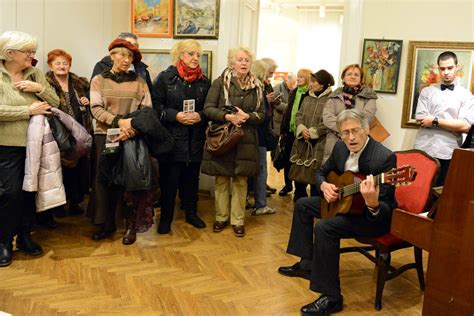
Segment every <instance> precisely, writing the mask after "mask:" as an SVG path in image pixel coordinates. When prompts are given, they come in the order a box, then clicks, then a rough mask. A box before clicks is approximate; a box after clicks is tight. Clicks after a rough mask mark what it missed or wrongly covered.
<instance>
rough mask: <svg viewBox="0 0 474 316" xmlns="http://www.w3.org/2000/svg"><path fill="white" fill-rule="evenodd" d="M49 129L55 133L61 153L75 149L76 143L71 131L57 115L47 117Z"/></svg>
mask: <svg viewBox="0 0 474 316" xmlns="http://www.w3.org/2000/svg"><path fill="white" fill-rule="evenodd" d="M47 119H48V123H49V127H50V128H51V132H52V133H53V137H54V140H55V141H56V143H57V144H58V147H59V151H61V152H68V151H70V150H72V149H74V146H75V145H76V142H75V140H74V137H72V136H71V133H70V132H69V130H68V129H67V128H66V127H65V126H64V124H63V123H62V122H61V121H60V120H59V118H58V117H57V116H56V115H49V116H47Z"/></svg>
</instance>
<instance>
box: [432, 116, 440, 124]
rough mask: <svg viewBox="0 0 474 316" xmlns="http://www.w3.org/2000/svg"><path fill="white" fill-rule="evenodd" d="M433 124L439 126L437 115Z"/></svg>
mask: <svg viewBox="0 0 474 316" xmlns="http://www.w3.org/2000/svg"><path fill="white" fill-rule="evenodd" d="M432 124H433V126H435V127H438V125H439V122H438V117H437V116H435V118H434V119H433V123H432Z"/></svg>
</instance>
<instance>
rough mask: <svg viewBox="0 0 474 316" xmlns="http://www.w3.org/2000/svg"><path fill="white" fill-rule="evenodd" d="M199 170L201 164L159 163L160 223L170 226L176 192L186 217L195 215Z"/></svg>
mask: <svg viewBox="0 0 474 316" xmlns="http://www.w3.org/2000/svg"><path fill="white" fill-rule="evenodd" d="M200 169H201V162H190V163H186V162H162V161H160V187H161V217H160V222H161V223H166V224H171V222H172V221H173V216H174V205H175V201H176V193H177V192H178V190H179V193H180V194H179V197H180V199H181V207H182V209H184V211H185V212H186V216H188V215H192V214H196V212H197V201H198V189H199V170H200Z"/></svg>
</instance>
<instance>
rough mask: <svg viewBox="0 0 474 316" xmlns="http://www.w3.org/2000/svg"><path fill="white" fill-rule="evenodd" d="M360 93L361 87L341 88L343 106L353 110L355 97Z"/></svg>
mask: <svg viewBox="0 0 474 316" xmlns="http://www.w3.org/2000/svg"><path fill="white" fill-rule="evenodd" d="M360 91H362V86H361V85H359V86H356V87H349V86H344V87H342V97H343V99H344V105H345V106H346V110H347V109H353V108H354V107H355V98H354V97H355V96H356V95H358V94H359V92H360Z"/></svg>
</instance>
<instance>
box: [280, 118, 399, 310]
mask: <svg viewBox="0 0 474 316" xmlns="http://www.w3.org/2000/svg"><path fill="white" fill-rule="evenodd" d="M337 127H338V129H339V135H340V137H341V139H342V141H338V142H337V144H336V146H335V147H334V149H333V152H332V154H331V157H330V158H329V159H328V161H327V162H326V163H325V164H324V165H323V167H322V168H321V169H320V170H319V171H318V172H317V174H316V177H317V187H318V188H319V189H320V193H321V196H313V197H308V198H302V199H300V200H298V202H297V203H296V204H295V211H294V213H293V222H292V227H291V233H290V240H289V242H288V248H287V252H288V253H289V254H292V255H295V256H298V257H300V258H301V261H300V262H297V263H296V264H294V265H293V266H289V267H280V268H279V269H278V272H279V273H281V274H283V275H285V276H291V277H303V278H306V279H308V280H310V281H311V282H310V289H311V290H312V291H314V292H319V293H321V296H320V297H319V298H318V299H317V300H315V301H314V302H312V303H310V304H308V305H305V306H303V307H302V308H301V312H302V314H303V315H327V314H331V313H335V312H338V311H341V310H342V308H343V297H342V295H341V289H340V281H339V246H340V239H341V238H354V237H375V236H380V235H383V234H386V233H388V232H389V230H390V222H391V217H392V210H393V209H394V208H395V207H396V205H397V204H396V201H395V197H394V192H395V188H394V187H393V186H391V185H389V184H385V183H384V182H382V183H381V184H379V185H376V182H375V181H374V177H373V175H379V174H382V173H384V172H387V171H389V170H391V169H392V168H395V167H396V156H395V154H394V153H393V152H392V151H390V150H389V149H387V148H386V147H384V146H383V145H382V144H380V143H378V142H377V141H375V140H373V139H372V138H370V137H369V122H368V121H367V120H366V119H365V118H364V116H363V115H362V114H361V113H360V112H358V111H356V110H345V111H343V112H341V113H340V114H339V115H338V116H337ZM346 171H352V172H354V173H359V174H362V175H364V176H366V178H365V180H362V182H361V183H360V193H361V195H362V198H363V201H364V202H365V205H363V207H362V208H363V210H362V212H361V214H360V215H351V214H338V215H336V216H333V217H326V218H322V219H319V220H318V221H316V224H315V225H314V228H313V220H314V218H315V217H316V218H321V208H320V207H321V199H325V200H326V201H327V202H328V203H331V202H334V201H336V200H337V199H338V197H339V194H338V191H339V188H338V187H337V186H336V185H334V184H331V183H329V182H327V181H326V180H327V176H328V175H329V173H330V172H335V173H336V174H339V175H341V174H343V173H344V172H346ZM313 234H314V236H313Z"/></svg>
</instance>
